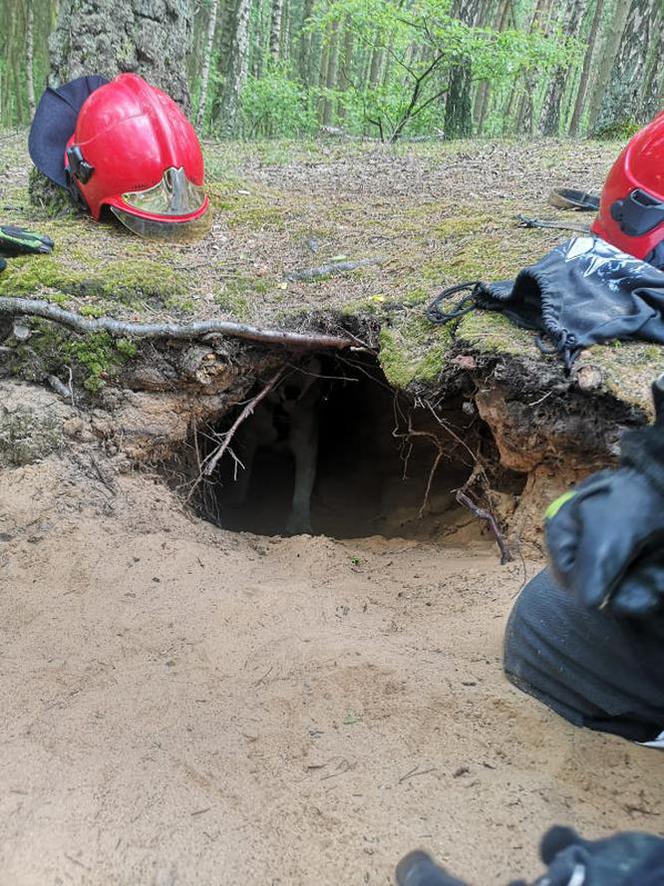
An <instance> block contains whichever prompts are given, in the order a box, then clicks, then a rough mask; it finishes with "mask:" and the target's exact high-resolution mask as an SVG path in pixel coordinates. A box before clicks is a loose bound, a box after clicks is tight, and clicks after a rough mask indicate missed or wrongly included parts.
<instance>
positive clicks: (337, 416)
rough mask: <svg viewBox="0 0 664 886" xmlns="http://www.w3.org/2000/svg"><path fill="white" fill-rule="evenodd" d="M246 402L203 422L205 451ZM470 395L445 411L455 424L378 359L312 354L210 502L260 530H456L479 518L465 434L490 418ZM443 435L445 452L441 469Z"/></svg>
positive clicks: (291, 375)
mask: <svg viewBox="0 0 664 886" xmlns="http://www.w3.org/2000/svg"><path fill="white" fill-rule="evenodd" d="M261 388H262V385H257V386H256V388H255V390H254V391H252V392H251V393H250V395H249V399H251V398H252V397H255V396H256V394H257V393H258V392H260V390H261ZM244 405H246V403H245V404H239V405H238V406H237V407H236V408H235V410H233V411H232V413H231V414H227V415H225V416H224V417H223V419H221V420H220V421H219V423H218V424H217V425H215V426H211V427H208V428H207V429H205V430H204V431H201V430H200V429H199V432H198V435H197V450H198V453H199V458H200V459H201V460H202V461H203V460H204V459H206V458H207V459H209V458H210V456H211V455H212V454H213V453H214V451H215V449H217V448H218V446H219V445H220V443H221V442H223V441H224V440H225V439H226V435H228V431H229V428H231V426H232V425H233V422H234V421H235V420H236V419H237V417H238V416H239V414H240V413H241V411H242V409H243V406H244ZM460 407H461V402H459V403H458V404H456V406H455V407H451V408H449V409H445V408H443V409H442V410H441V409H440V408H439V409H437V411H436V414H437V416H438V418H439V419H441V420H442V421H443V422H444V423H446V424H448V425H449V427H450V428H451V429H452V433H449V432H448V431H446V430H445V429H444V427H443V426H442V425H441V424H440V421H439V420H437V419H436V417H435V416H434V415H433V414H432V412H431V410H430V408H429V407H428V405H425V404H420V405H419V406H418V407H415V406H414V405H413V403H412V402H411V401H410V400H408V399H407V398H406V397H404V396H399V395H397V394H396V393H395V391H394V390H393V389H392V388H390V386H389V384H388V383H387V381H386V379H385V376H384V375H383V373H382V371H381V370H380V368H379V367H378V365H377V364H376V362H375V361H372V360H370V359H366V358H365V359H361V360H360V359H357V358H350V359H348V358H345V357H344V358H340V357H334V358H331V357H329V356H316V357H313V358H312V357H309V358H305V360H303V361H302V362H300V363H299V364H298V365H297V366H294V367H293V368H288V369H287V370H286V371H285V374H284V376H283V380H282V381H281V382H280V384H279V385H278V386H275V388H274V389H273V390H272V391H271V392H270V394H269V395H268V396H266V397H265V398H264V399H263V400H262V401H261V403H260V404H259V405H257V406H256V408H255V410H254V413H253V414H252V415H251V416H250V417H249V418H247V419H246V420H245V421H243V422H242V424H241V425H239V427H238V429H237V430H236V431H235V432H234V434H233V436H232V438H231V439H230V442H229V443H228V448H227V449H226V451H225V452H224V455H223V457H222V459H221V460H220V462H219V464H218V467H217V468H216V469H215V471H214V472H213V474H212V475H211V476H210V478H209V479H207V480H206V481H205V482H204V483H203V484H202V485H201V487H200V492H199V501H198V510H199V513H200V514H201V516H203V517H205V518H206V519H208V520H210V521H211V522H214V523H216V524H217V525H219V526H222V527H223V528H225V529H229V530H235V531H248V532H253V533H257V534H260V535H288V534H296V533H303V532H310V533H314V534H323V535H329V536H332V537H336V538H357V537H363V536H370V535H384V536H417V537H431V538H434V537H440V536H441V535H445V534H447V533H448V532H451V531H453V530H454V529H455V528H457V527H458V526H459V525H460V523H465V524H467V523H468V519H469V514H468V512H467V511H465V510H462V509H461V508H460V507H459V505H457V503H456V499H455V497H454V490H456V489H458V488H459V487H460V486H462V485H463V484H464V482H465V481H466V479H467V478H468V476H469V475H470V473H471V470H472V458H471V456H470V454H469V452H468V451H467V450H466V449H465V447H464V446H463V444H461V443H459V442H458V440H455V439H454V437H455V436H457V437H458V438H459V440H463V439H464V437H467V438H468V439H469V440H470V439H472V438H473V435H476V433H477V430H476V428H475V427H473V426H474V425H476V424H477V423H478V419H477V418H473V417H469V416H468V415H465V414H464V413H463V411H462V410H461V408H460ZM409 423H410V430H409ZM436 441H440V446H441V447H442V451H443V452H444V455H443V457H441V458H440V459H439V463H438V466H437V468H436V471H435V473H434V474H433V477H432V468H433V465H434V461H435V460H436V457H437V456H438V453H439V448H438V446H437V445H436Z"/></svg>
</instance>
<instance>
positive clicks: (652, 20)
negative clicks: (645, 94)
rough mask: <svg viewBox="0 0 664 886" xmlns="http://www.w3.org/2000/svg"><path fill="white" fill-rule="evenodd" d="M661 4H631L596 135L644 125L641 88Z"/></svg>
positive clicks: (649, 0)
mask: <svg viewBox="0 0 664 886" xmlns="http://www.w3.org/2000/svg"><path fill="white" fill-rule="evenodd" d="M661 19H662V2H661V0H632V2H631V5H630V7H629V13H628V15H627V22H626V24H625V30H624V31H623V34H622V38H621V39H620V44H619V46H618V51H617V53H616V57H615V59H614V62H613V67H612V69H611V75H610V79H609V85H608V87H607V90H606V92H605V94H604V98H603V100H602V104H601V107H600V110H599V114H598V116H597V121H596V123H595V125H594V132H595V133H596V134H602V133H609V132H612V131H617V130H619V129H622V128H624V127H625V126H627V125H630V124H634V123H642V122H644V121H643V108H642V105H643V103H642V88H643V81H644V77H645V73H646V71H645V68H646V59H647V56H648V47H649V46H650V44H651V42H655V40H654V39H653V38H654V37H655V35H657V36H659V35H658V28H659V27H661Z"/></svg>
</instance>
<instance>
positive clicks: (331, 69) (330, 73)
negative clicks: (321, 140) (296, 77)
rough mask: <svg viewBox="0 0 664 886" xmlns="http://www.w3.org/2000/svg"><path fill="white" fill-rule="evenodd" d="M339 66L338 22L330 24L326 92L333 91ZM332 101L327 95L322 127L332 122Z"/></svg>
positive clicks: (333, 103)
mask: <svg viewBox="0 0 664 886" xmlns="http://www.w3.org/2000/svg"><path fill="white" fill-rule="evenodd" d="M338 64H339V22H338V21H334V22H333V23H332V34H331V36H330V49H329V53H328V59H327V72H326V76H325V86H326V88H327V89H328V90H330V91H331V90H333V89H334V87H335V86H336V83H337V67H338ZM334 105H335V102H334V99H333V98H331V97H330V96H329V95H328V96H327V97H326V99H325V104H324V106H323V126H331V125H332V123H333V122H334Z"/></svg>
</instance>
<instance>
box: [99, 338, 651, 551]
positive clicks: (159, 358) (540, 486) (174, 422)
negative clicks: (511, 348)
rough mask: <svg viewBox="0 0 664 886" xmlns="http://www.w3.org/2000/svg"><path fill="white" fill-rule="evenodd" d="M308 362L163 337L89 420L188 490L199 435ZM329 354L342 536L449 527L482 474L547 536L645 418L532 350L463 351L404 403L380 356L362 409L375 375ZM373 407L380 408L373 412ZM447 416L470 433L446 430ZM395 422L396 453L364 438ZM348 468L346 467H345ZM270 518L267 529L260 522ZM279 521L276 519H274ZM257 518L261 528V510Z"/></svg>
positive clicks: (121, 450) (484, 494)
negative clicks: (562, 496) (566, 494)
mask: <svg viewBox="0 0 664 886" xmlns="http://www.w3.org/2000/svg"><path fill="white" fill-rule="evenodd" d="M298 359H300V358H298V357H297V356H295V355H292V354H290V355H289V354H286V353H284V352H283V351H278V350H268V349H265V348H250V347H246V346H242V347H239V346H237V345H236V344H234V343H231V344H228V343H219V342H217V343H215V344H214V346H212V345H209V346H206V345H196V346H189V347H184V348H183V347H181V346H164V347H159V348H158V347H156V346H150V353H149V354H148V353H146V354H145V355H143V359H142V360H139V361H136V362H135V363H134V364H133V365H132V366H131V367H128V370H127V372H126V374H125V375H124V377H123V378H122V379H121V385H122V386H121V387H120V386H119V387H113V388H111V387H109V388H108V389H107V390H105V391H104V392H103V394H102V397H101V400H100V402H99V403H98V404H97V406H96V408H95V409H94V410H92V412H91V413H90V415H89V418H86V420H85V422H84V424H85V426H86V428H87V429H88V430H89V431H90V432H91V433H92V434H93V435H94V436H95V437H96V438H98V439H99V438H101V440H102V441H103V443H104V445H105V447H106V448H107V450H108V451H109V452H110V453H117V454H118V455H119V456H121V457H122V458H123V459H125V460H126V461H128V462H130V463H136V464H140V465H151V466H156V467H158V468H159V469H160V470H161V471H162V472H163V473H164V474H165V475H166V476H167V477H168V478H169V482H171V483H172V484H173V485H176V486H177V487H178V488H179V490H180V491H181V492H183V493H184V492H186V490H187V488H189V487H190V485H191V483H192V482H193V480H194V479H195V474H196V464H195V459H196V458H200V453H199V454H198V456H197V455H196V453H195V446H194V438H195V435H196V434H205V433H206V432H207V431H211V432H212V433H213V435H214V434H215V433H216V434H218V433H220V432H223V430H224V428H227V427H228V423H229V422H230V421H232V417H233V416H234V415H237V412H238V409H240V408H241V405H240V404H242V403H243V402H244V401H246V400H247V399H248V398H250V397H252V396H253V395H254V394H255V393H256V391H257V390H259V389H260V387H261V385H263V384H265V382H266V380H267V379H269V378H271V377H272V376H273V375H274V373H275V372H276V371H277V370H278V369H279V368H280V367H283V366H284V365H286V364H290V365H296V364H297V362H298ZM325 359H326V360H327V361H328V366H332V367H333V368H332V369H331V370H330V374H332V375H335V374H336V375H339V374H340V376H341V377H342V382H340V383H339V387H338V391H339V392H340V391H341V390H342V387H343V388H344V390H345V393H343V394H342V393H335V394H334V396H333V397H332V400H333V401H334V400H335V398H338V399H337V406H336V407H334V408H333V407H332V406H329V404H328V406H326V408H325V410H323V412H322V413H321V427H322V434H321V437H322V441H323V442H322V444H321V458H322V459H323V471H322V474H321V479H320V482H319V485H318V488H317V490H316V496H315V498H316V502H315V508H316V509H317V513H316V520H317V524H318V526H319V531H321V532H322V531H325V532H329V533H330V534H343V532H344V531H345V532H346V533H349V534H357V533H362V534H363V533H366V532H367V531H368V527H369V526H373V527H375V531H376V532H384V533H387V534H398V533H399V532H403V533H406V534H407V533H408V532H409V531H415V530H414V527H415V526H416V525H419V526H420V527H423V526H424V527H426V528H425V530H424V532H425V534H426V532H429V533H430V534H431V535H435V534H436V532H438V533H441V532H444V531H445V525H444V524H445V521H446V520H447V518H448V517H449V516H450V514H449V513H448V514H447V517H445V516H444V515H445V512H446V511H448V512H451V510H452V506H451V504H450V493H451V491H452V490H453V489H455V488H458V486H460V485H462V484H464V483H465V482H466V481H467V480H468V479H469V478H471V484H470V487H469V488H470V491H471V492H472V493H473V494H474V495H475V497H476V499H477V501H478V503H479V504H481V505H482V506H483V507H488V508H490V509H491V510H492V512H493V513H494V514H495V515H496V516H497V518H498V519H499V521H500V522H501V525H502V526H503V528H504V529H505V531H506V532H507V533H508V534H510V535H511V536H512V537H513V538H514V539H520V540H521V541H526V542H535V543H536V544H539V543H540V542H541V525H542V514H543V512H544V510H545V508H546V505H547V504H548V503H549V502H550V501H551V500H552V499H553V498H555V497H556V496H557V495H558V494H559V493H560V492H561V491H563V490H564V489H565V488H567V487H568V486H569V484H571V483H574V482H576V481H578V480H579V479H580V478H581V477H583V476H585V475H587V474H588V473H589V472H591V471H592V470H595V469H597V468H600V467H603V466H606V465H609V464H611V463H613V462H614V460H615V457H616V454H617V450H618V440H619V437H620V435H621V433H622V432H623V431H624V430H625V429H626V428H627V427H630V426H635V425H638V424H640V423H642V422H643V416H639V415H636V414H635V413H634V412H633V411H632V410H630V409H629V408H628V407H625V406H624V405H623V404H620V403H619V402H616V401H614V400H612V399H611V398H610V397H608V396H599V395H592V396H591V395H584V394H583V393H582V392H580V391H578V390H574V387H573V385H572V384H571V382H570V381H569V380H565V379H564V377H563V375H562V373H561V372H560V371H558V368H557V367H555V366H549V365H548V364H542V365H541V366H540V364H539V363H538V364H537V365H536V366H532V365H530V364H529V363H528V361H524V360H520V359H518V358H513V359H500V360H499V359H483V360H482V359H476V358H475V357H473V356H472V355H466V354H464V355H463V356H462V357H459V358H458V359H455V360H451V361H450V364H449V369H448V370H447V371H446V372H445V373H444V374H443V376H441V378H440V379H439V381H438V382H437V383H436V384H435V385H430V386H428V387H427V388H426V389H420V390H418V391H416V392H415V393H414V394H408V395H407V394H403V393H402V394H401V395H400V396H399V397H396V399H395V392H394V391H393V390H391V389H389V386H386V383H385V379H384V376H382V373H380V370H379V369H378V367H377V362H376V361H375V360H374V359H370V358H366V359H367V364H366V366H365V367H364V370H362V371H364V372H366V371H367V367H370V374H372V375H373V376H374V378H373V381H372V382H371V384H373V385H375V390H374V393H373V394H369V393H367V390H368V389H366V388H365V391H364V394H363V395H362V397H360V398H359V401H358V400H357V398H355V403H354V405H353V400H354V396H355V395H353V394H352V393H351V392H350V390H349V388H350V387H351V386H352V385H353V384H355V385H357V382H350V381H348V376H349V375H351V374H352V372H355V373H356V374H362V371H361V370H360V369H358V368H357V367H355V368H354V369H353V370H352V372H351V370H350V369H349V368H348V366H347V365H346V366H345V368H343V369H341V370H339V368H338V367H339V365H341V366H343V365H344V364H343V363H339V364H338V363H337V362H336V361H337V357H329V355H328V356H326V357H325ZM344 359H345V358H344ZM362 359H364V358H362ZM353 360H355V362H357V360H356V358H353ZM335 366H336V367H337V368H334V367H335ZM344 374H345V376H346V381H345V382H343V376H344ZM367 384H369V381H367ZM344 401H345V402H346V403H347V406H348V408H347V409H346V412H347V415H342V413H343V412H344V408H343V406H340V405H339V404H342V403H343V402H344ZM358 402H359V403H360V405H359V406H358ZM395 403H398V404H400V405H399V409H400V410H401V412H402V413H403V414H402V416H401V433H403V432H404V429H407V426H408V415H411V417H412V419H413V422H414V424H413V427H412V428H411V430H414V431H415V432H420V433H421V434H422V436H420V437H419V438H418V437H417V433H416V434H415V435H412V436H411V438H410V440H409V442H408V445H407V446H404V439H403V437H402V438H401V439H400V438H399V437H398V435H396V436H395V433H394V428H395V423H394V417H395V416H394V412H395ZM362 404H364V405H362ZM367 404H370V406H369V407H367ZM333 405H334V403H333ZM363 409H364V411H365V413H367V414H365V415H364V416H361V415H360V413H361V412H362V410H363ZM335 410H336V411H335ZM368 413H371V414H368ZM330 416H333V417H330ZM441 421H442V422H443V424H442V425H441ZM445 422H448V423H449V424H450V426H451V428H452V431H453V433H454V434H455V435H456V436H457V438H460V439H461V443H459V441H458V439H457V440H456V441H455V439H454V437H453V436H452V434H450V433H448V431H447V430H445V427H444V424H445ZM381 427H382V431H381V436H382V439H383V440H384V441H385V445H386V446H387V447H388V448H389V447H392V450H391V453H390V454H389V455H388V454H387V452H386V451H384V452H382V454H381V453H380V451H379V450H380V446H378V449H376V445H377V444H376V445H373V444H372V445H371V446H369V445H368V444H367V440H366V438H363V435H366V433H367V429H368V428H371V429H372V433H374V432H376V431H377V429H379V428H381ZM363 428H364V430H363ZM206 429H207V430H206ZM427 434H428V435H433V436H435V437H437V439H438V440H439V442H440V445H441V447H442V448H443V450H444V456H445V457H444V458H443V459H441V462H440V464H439V465H438V468H437V471H436V480H435V483H433V484H432V488H431V491H430V497H429V501H428V506H427V508H425V511H424V523H422V517H420V516H419V510H420V508H421V503H422V501H423V498H424V496H425V492H426V484H427V482H428V478H429V472H430V470H431V466H432V464H433V461H434V460H435V457H436V454H437V451H438V450H437V449H436V443H435V442H434V441H433V440H432V437H431V436H428V437H427ZM326 441H327V442H326ZM329 441H335V442H334V443H333V444H332V443H329ZM375 442H376V441H374V443H375ZM326 445H327V446H328V451H327V453H326V449H325V447H326ZM464 446H466V447H468V448H467V449H466V448H464ZM330 447H331V449H332V451H333V453H334V457H335V458H336V459H337V461H338V462H339V463H340V462H341V461H343V462H344V466H343V471H345V475H344V477H345V479H343V480H342V481H341V482H337V480H335V479H334V471H333V470H332V469H331V468H330V465H331V460H332V456H331V455H330V452H329V449H330ZM372 447H373V448H372ZM468 450H470V452H469V451H468ZM367 452H370V453H371V455H367ZM406 452H409V453H410V457H409V459H406V458H405V453H406ZM394 453H396V456H394ZM394 457H396V459H397V461H398V463H399V466H400V469H401V470H402V471H403V467H404V461H408V471H407V472H406V475H407V476H409V478H410V479H409V481H408V482H407V483H406V485H404V482H405V481H402V480H400V481H399V482H398V483H397V481H396V479H395V478H396V476H397V471H396V470H395V467H394ZM325 459H327V462H325ZM268 461H269V459H268ZM338 467H339V470H341V465H340V464H339V465H338ZM226 470H227V468H226ZM262 470H263V472H264V473H263V478H264V479H263V482H262V483H261V484H260V485H261V486H263V487H264V486H265V483H266V482H272V481H270V480H269V478H270V476H271V474H270V471H271V470H272V472H273V475H275V474H279V476H280V478H281V479H282V480H283V482H284V487H287V486H288V483H289V482H290V481H289V480H288V478H287V475H288V472H289V470H290V471H292V465H290V466H289V465H288V464H287V463H283V462H282V463H281V466H280V465H279V464H278V463H275V464H274V465H272V467H270V465H269V464H268V463H265V465H264V467H263V468H262ZM409 472H410V473H409ZM381 474H382V475H383V479H382V481H379V480H378V479H377V478H378V477H379V476H380V475H381ZM266 478H267V481H266ZM386 478H387V479H386ZM219 479H220V478H217V480H219ZM227 480H228V478H227V477H226V482H227ZM221 481H222V483H223V482H224V478H223V477H222V478H221ZM381 483H382V486H381ZM391 486H392V487H393V488H392V490H390V487H391ZM379 487H380V488H379ZM406 488H407V489H408V494H407V495H406V494H405V490H406ZM397 489H398V491H395V490H397ZM346 490H351V491H352V492H353V494H354V496H355V499H356V505H355V511H356V514H355V516H354V517H353V516H352V515H351V514H350V510H351V508H350V505H349V504H348V500H347V499H344V495H345V491H346ZM217 493H218V490H216V491H215V492H214V493H213V494H214V495H215V496H216V495H217ZM400 495H401V498H399V496H400ZM381 496H382V498H381ZM390 496H392V498H390ZM409 496H410V498H409ZM377 498H378V499H381V501H382V504H381V506H380V507H378V508H375V509H374V512H373V514H369V513H368V511H369V510H370V509H369V506H368V504H367V502H368V501H375V500H376V499H377ZM416 503H417V507H416ZM205 510H206V508H205V507H204V508H202V509H201V512H204V511H205ZM209 510H210V509H209V508H208V511H209ZM362 511H364V512H365V514H364V516H363V517H362V516H361V512H362ZM432 515H433V517H432ZM227 516H228V517H229V523H230V524H233V522H234V521H235V525H236V526H240V527H242V526H243V519H242V515H238V514H232V513H230V512H229V513H228V514H227ZM279 519H280V518H279ZM279 519H276V525H278V524H279ZM238 521H239V522H238ZM335 521H336V522H335ZM427 521H428V522H427ZM339 522H341V523H343V524H344V525H345V527H346V528H345V530H344V529H343V527H342V528H340V526H339ZM269 523H270V520H269V519H266V521H265V524H264V525H266V526H267V528H266V529H265V530H264V531H274V529H272V530H270V529H269V525H268V524H269ZM259 524H260V521H259V522H258V523H255V522H254V524H253V525H254V526H255V527H256V529H258V530H259V531H260V525H259ZM271 525H272V526H273V527H274V525H275V523H274V521H273V522H272V524H271ZM244 528H251V520H249V524H246V525H244Z"/></svg>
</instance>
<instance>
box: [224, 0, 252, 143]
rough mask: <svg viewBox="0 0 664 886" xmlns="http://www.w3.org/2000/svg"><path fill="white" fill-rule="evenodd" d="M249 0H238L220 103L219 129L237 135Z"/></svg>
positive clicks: (245, 64) (246, 54) (246, 58)
mask: <svg viewBox="0 0 664 886" xmlns="http://www.w3.org/2000/svg"><path fill="white" fill-rule="evenodd" d="M250 12H251V0H239V2H238V5H237V9H236V14H235V34H234V37H233V44H232V48H231V52H230V57H229V64H228V70H227V74H226V82H225V83H224V95H223V99H222V103H221V129H222V132H223V133H224V134H225V135H227V136H232V135H237V133H238V129H239V123H240V96H241V94H242V88H243V86H244V84H245V83H246V82H247V74H248V72H249V13H250Z"/></svg>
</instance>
